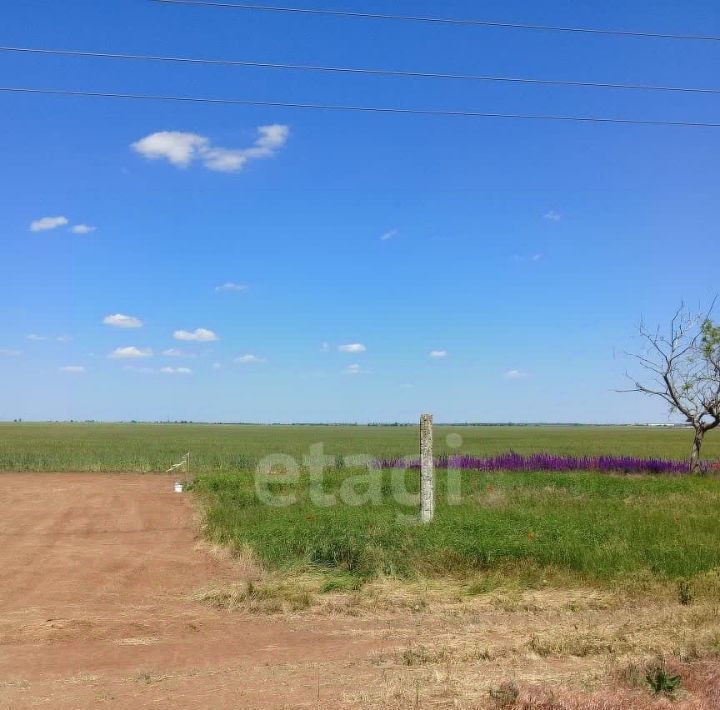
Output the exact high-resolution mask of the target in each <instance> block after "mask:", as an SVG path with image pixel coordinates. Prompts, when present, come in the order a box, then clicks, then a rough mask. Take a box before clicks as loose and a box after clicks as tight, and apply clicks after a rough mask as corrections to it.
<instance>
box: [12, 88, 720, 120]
mask: <svg viewBox="0 0 720 710" xmlns="http://www.w3.org/2000/svg"><path fill="white" fill-rule="evenodd" d="M0 92H2V93H13V94H45V95H52V96H87V97H94V98H108V99H137V100H143V101H179V102H186V103H201V104H221V105H234V106H265V107H270V108H291V109H310V110H316V111H345V112H354V113H389V114H410V115H418V116H438V117H439V116H457V117H467V118H507V119H521V120H530V121H571V122H577V123H615V124H625V125H635V126H679V127H687V128H720V123H711V122H706V121H670V120H653V119H635V118H612V117H603V116H565V115H559V114H526V113H494V112H484V111H460V110H458V111H451V110H444V109H421V108H401V107H398V106H352V105H344V104H322V103H300V102H290V101H260V100H256V99H224V98H217V99H214V98H208V97H200V96H168V95H161V94H130V93H116V92H109V91H80V90H74V89H36V88H32V87H17V86H0Z"/></svg>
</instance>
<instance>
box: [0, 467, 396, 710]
mask: <svg viewBox="0 0 720 710" xmlns="http://www.w3.org/2000/svg"><path fill="white" fill-rule="evenodd" d="M0 501H1V502H2V517H1V518H0V707H1V708H25V707H36V706H43V707H52V708H86V707H94V706H96V705H97V706H102V707H115V706H117V707H120V706H124V707H129V708H145V707H153V708H158V707H160V708H162V707H168V708H169V707H172V708H185V707H203V708H252V707H262V708H275V707H319V706H323V705H328V706H332V705H333V704H335V703H337V702H338V701H340V700H341V698H342V696H343V693H344V692H345V686H344V684H345V683H347V680H348V679H347V678H346V677H343V675H344V674H343V672H342V669H343V667H345V666H347V664H348V663H349V662H351V661H352V660H353V659H359V658H363V657H367V655H368V654H370V653H372V652H373V651H375V650H376V649H377V648H378V646H379V645H382V643H383V642H382V641H381V640H379V639H378V629H377V628H372V625H371V626H370V627H368V624H367V620H366V621H365V622H363V624H362V626H363V628H362V629H361V628H359V627H358V624H359V622H354V621H353V620H352V619H349V620H348V619H343V620H340V621H339V620H338V619H327V620H323V619H315V620H313V622H312V624H307V623H304V622H303V621H302V620H299V619H298V620H294V621H293V620H292V619H288V618H286V617H282V616H280V617H249V616H243V614H241V613H237V612H228V611H223V610H217V609H213V608H212V607H211V606H209V605H208V604H206V603H202V602H198V601H193V595H194V593H196V592H197V590H198V589H201V588H203V587H207V586H208V585H209V584H212V583H223V582H229V581H233V580H237V579H238V578H239V576H241V571H240V570H238V569H237V568H236V567H235V566H234V564H233V563H232V562H231V561H229V560H224V559H222V558H221V557H219V556H217V555H213V554H212V553H211V552H210V551H209V550H208V549H207V548H206V547H205V546H204V545H203V543H202V542H201V541H200V540H199V539H198V527H197V523H196V521H195V520H194V512H193V508H192V505H191V503H190V500H189V497H188V496H187V495H186V494H176V493H174V491H173V486H172V479H169V478H168V477H166V476H139V475H124V474H121V475H107V474H103V475H94V474H11V473H3V474H0ZM380 635H382V634H380Z"/></svg>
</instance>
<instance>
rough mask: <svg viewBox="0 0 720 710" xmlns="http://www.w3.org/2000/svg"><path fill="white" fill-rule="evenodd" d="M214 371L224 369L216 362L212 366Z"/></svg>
mask: <svg viewBox="0 0 720 710" xmlns="http://www.w3.org/2000/svg"><path fill="white" fill-rule="evenodd" d="M212 369H213V370H220V369H222V365H221V364H220V363H219V362H214V363H213V364H212Z"/></svg>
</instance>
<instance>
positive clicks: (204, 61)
mask: <svg viewBox="0 0 720 710" xmlns="http://www.w3.org/2000/svg"><path fill="white" fill-rule="evenodd" d="M0 52H14V53H18V54H39V55H51V56H61V57H91V58H99V59H121V60H133V61H144V62H145V61H147V62H174V63H180V64H200V65H213V66H234V67H256V68H260V69H280V70H291V71H307V72H326V73H339V74H361V75H371V76H387V77H403V78H416V79H417V78H420V79H451V80H461V81H476V82H504V83H511V84H534V85H541V86H571V87H585V88H593V89H625V90H634V91H671V92H682V93H696V94H720V89H714V88H702V87H691V86H667V85H661V84H618V83H613V82H600V81H574V80H570V79H533V78H530V77H513V76H495V75H489V74H487V75H486V74H453V73H445V72H423V71H405V70H401V69H372V68H364V67H340V66H325V65H320V64H289V63H280V62H260V61H255V60H242V59H211V58H206V57H174V56H163V55H153V54H124V53H117V52H92V51H86V50H78V49H45V48H42V47H9V46H7V47H5V46H0Z"/></svg>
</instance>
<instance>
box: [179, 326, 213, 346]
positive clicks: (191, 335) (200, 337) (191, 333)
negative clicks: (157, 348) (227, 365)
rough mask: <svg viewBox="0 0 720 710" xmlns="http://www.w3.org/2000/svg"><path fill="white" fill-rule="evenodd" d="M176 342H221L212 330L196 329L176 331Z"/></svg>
mask: <svg viewBox="0 0 720 710" xmlns="http://www.w3.org/2000/svg"><path fill="white" fill-rule="evenodd" d="M173 338H175V340H196V341H198V342H201V343H209V342H211V341H213V340H220V338H218V337H217V335H215V333H214V332H213V331H212V330H208V329H207V328H196V329H195V330H176V331H175V332H174V333H173Z"/></svg>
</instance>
